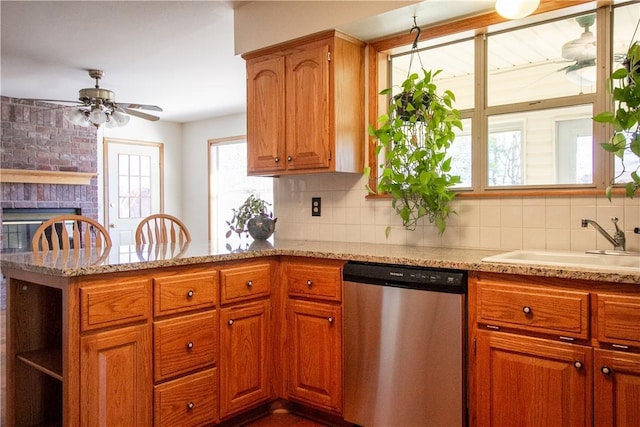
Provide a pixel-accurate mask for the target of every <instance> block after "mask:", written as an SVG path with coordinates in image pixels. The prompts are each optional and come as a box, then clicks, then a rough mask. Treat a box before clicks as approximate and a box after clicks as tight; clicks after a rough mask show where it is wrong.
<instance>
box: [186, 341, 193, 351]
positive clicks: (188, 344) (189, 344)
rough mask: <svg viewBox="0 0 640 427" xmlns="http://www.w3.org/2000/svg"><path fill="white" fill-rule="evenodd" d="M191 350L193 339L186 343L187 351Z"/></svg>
mask: <svg viewBox="0 0 640 427" xmlns="http://www.w3.org/2000/svg"><path fill="white" fill-rule="evenodd" d="M191 350H193V341H189V342H188V343H187V351H191Z"/></svg>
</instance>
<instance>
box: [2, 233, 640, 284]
mask: <svg viewBox="0 0 640 427" xmlns="http://www.w3.org/2000/svg"><path fill="white" fill-rule="evenodd" d="M501 252H504V251H496V250H479V249H455V248H434V247H407V246H400V245H373V244H348V243H332V242H311V241H284V242H279V243H277V244H276V247H272V248H266V249H257V250H246V251H236V252H230V253H209V254H206V253H205V254H201V255H193V256H188V255H185V256H183V257H176V258H169V259H159V260H148V261H145V260H141V261H135V262H119V263H111V264H110V263H105V264H100V265H88V266H82V265H81V264H76V266H72V267H67V266H62V267H61V266H57V265H55V266H54V265H37V264H35V263H34V262H33V261H31V262H28V261H29V254H27V253H23V254H11V255H7V256H3V257H2V259H0V267H2V268H3V269H15V270H20V271H27V272H31V273H37V274H45V275H50V276H56V277H62V278H71V277H78V276H87V275H96V274H109V273H122V272H130V271H136V270H146V269H154V268H165V267H175V266H188V265H196V264H206V263H220V262H226V261H238V260H246V259H255V258H263V257H271V256H293V257H309V258H318V259H323V258H324V259H337V260H344V261H359V262H373V263H385V264H400V265H409V266H417V267H429V268H443V269H454V270H466V271H476V272H490V273H503V274H515V275H525V276H539V277H555V278H564V279H577V280H590V281H604V282H610V283H631V284H640V273H628V272H613V271H608V270H607V271H604V270H597V269H587V268H578V267H572V268H567V267H554V266H548V265H531V264H507V263H496V262H484V261H482V259H483V258H485V257H487V256H490V255H495V254H498V253H501ZM19 255H23V258H22V259H21V258H20V257H19ZM78 265H79V266H78Z"/></svg>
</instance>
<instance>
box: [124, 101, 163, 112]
mask: <svg viewBox="0 0 640 427" xmlns="http://www.w3.org/2000/svg"><path fill="white" fill-rule="evenodd" d="M118 105H119V106H121V107H122V108H135V109H136V110H151V111H162V108H160V107H158V106H157V105H145V104H131V103H126V102H118Z"/></svg>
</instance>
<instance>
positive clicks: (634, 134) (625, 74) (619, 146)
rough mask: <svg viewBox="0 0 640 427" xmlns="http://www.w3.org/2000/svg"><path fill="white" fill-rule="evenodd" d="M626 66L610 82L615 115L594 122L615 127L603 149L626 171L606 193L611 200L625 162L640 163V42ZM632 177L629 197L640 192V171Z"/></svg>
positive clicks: (601, 116) (631, 50) (607, 114)
mask: <svg viewBox="0 0 640 427" xmlns="http://www.w3.org/2000/svg"><path fill="white" fill-rule="evenodd" d="M623 65H624V67H623V68H619V69H617V70H615V71H614V72H613V73H612V74H611V76H610V78H609V92H610V93H611V97H612V99H613V103H614V111H613V112H611V111H605V112H603V113H600V114H598V115H596V116H595V117H594V118H593V120H595V121H596V122H598V123H609V124H610V125H611V126H612V127H613V134H612V135H611V138H609V141H608V142H604V143H601V144H600V145H601V146H602V148H604V149H605V150H607V151H608V152H611V153H613V154H615V155H616V156H617V157H619V158H620V160H622V171H621V172H620V174H619V175H618V176H616V177H614V178H613V180H612V181H611V182H610V184H609V185H608V186H607V189H606V195H607V197H608V198H609V200H611V190H612V188H613V185H614V184H615V181H616V178H618V177H619V176H621V175H622V174H623V173H625V172H626V166H625V159H628V158H629V157H633V156H635V157H637V159H636V161H637V162H638V163H640V127H639V126H640V42H633V43H632V44H631V46H630V47H629V49H628V51H627V54H626V58H625V60H624V62H623ZM630 176H631V181H629V182H627V183H626V184H625V193H626V196H627V197H633V196H634V194H636V193H639V192H640V175H639V168H638V167H636V169H635V170H633V171H631V172H630Z"/></svg>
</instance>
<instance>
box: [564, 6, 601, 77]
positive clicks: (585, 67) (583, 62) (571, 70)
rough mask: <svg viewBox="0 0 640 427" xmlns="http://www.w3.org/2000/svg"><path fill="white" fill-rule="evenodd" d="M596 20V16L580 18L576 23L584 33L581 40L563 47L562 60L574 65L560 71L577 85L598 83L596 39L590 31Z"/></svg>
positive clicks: (570, 42)
mask: <svg viewBox="0 0 640 427" xmlns="http://www.w3.org/2000/svg"><path fill="white" fill-rule="evenodd" d="M595 20H596V15H595V14H591V15H584V16H578V17H577V18H576V22H577V23H578V25H580V26H581V27H582V28H584V31H583V32H582V34H581V35H580V37H579V38H577V39H575V40H571V41H568V42H566V43H565V44H563V45H562V58H563V59H564V60H566V61H571V62H573V64H571V65H567V66H566V67H563V68H561V69H559V70H558V71H564V72H565V74H566V76H567V78H568V79H569V80H570V81H573V82H574V83H577V84H587V85H593V84H595V81H596V76H595V73H596V69H595V66H596V37H595V36H594V35H593V33H592V32H591V31H589V28H590V27H591V26H593V24H594V23H595Z"/></svg>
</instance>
